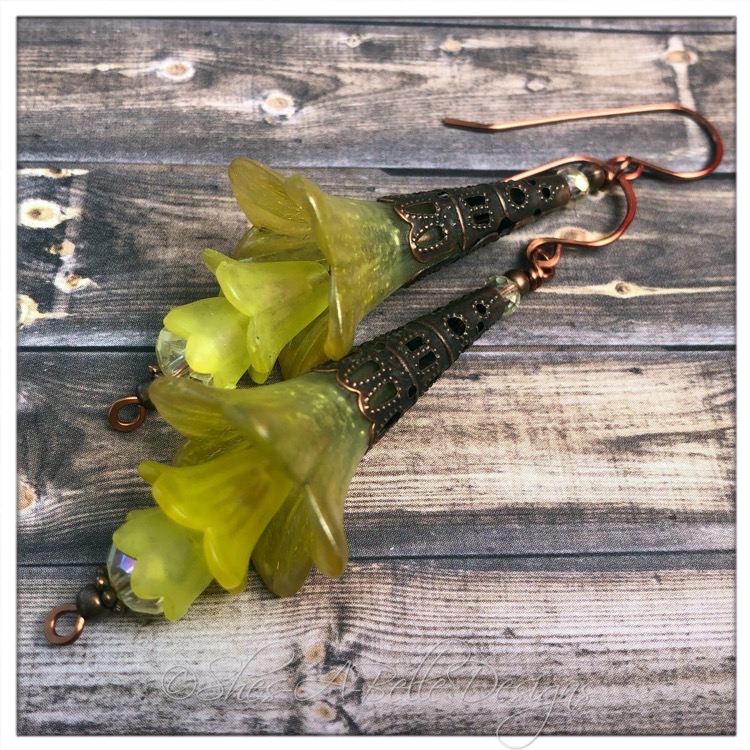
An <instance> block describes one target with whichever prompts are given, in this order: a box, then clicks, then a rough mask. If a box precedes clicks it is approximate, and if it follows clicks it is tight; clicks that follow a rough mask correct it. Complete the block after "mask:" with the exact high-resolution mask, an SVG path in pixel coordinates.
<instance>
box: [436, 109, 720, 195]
mask: <svg viewBox="0 0 750 750" xmlns="http://www.w3.org/2000/svg"><path fill="white" fill-rule="evenodd" d="M655 112H676V113H677V114H680V115H684V116H685V117H688V118H689V119H691V120H693V122H695V123H697V124H698V125H699V126H700V127H701V129H702V130H703V132H704V133H706V134H707V135H708V137H709V138H710V139H711V143H712V145H713V154H712V157H711V160H710V161H709V163H708V164H707V165H706V166H705V167H703V168H702V169H696V170H694V171H687V172H680V171H674V170H671V169H667V168H666V167H662V166H660V165H658V164H654V163H652V162H649V161H646V160H645V159H637V158H635V157H632V156H627V157H625V156H617V157H615V159H613V160H612V161H615V160H621V159H623V160H624V159H627V160H628V162H629V164H632V165H635V171H634V172H631V173H630V175H632V176H629V177H628V178H627V179H630V180H634V179H635V178H636V177H638V176H640V174H641V172H643V170H644V169H645V170H647V171H648V172H650V173H651V174H654V175H656V176H658V177H668V178H671V179H674V180H699V179H700V178H701V177H705V176H706V175H707V174H710V173H711V172H713V171H714V170H715V169H716V167H718V166H719V164H721V160H722V158H723V157H724V143H723V141H722V139H721V136H720V135H719V131H718V130H717V129H716V128H715V127H714V125H713V123H712V122H710V121H709V120H707V119H706V118H705V117H704V116H703V115H702V114H700V113H699V112H696V111H695V110H694V109H690V108H688V107H683V106H682V104H674V103H673V102H663V103H661V104H639V105H635V106H632V107H613V108H610V109H589V110H584V111H582V112H567V113H565V114H560V115H548V116H547V117H536V118H531V119H528V120H515V121H511V122H491V123H483V122H472V121H470V120H460V119H457V118H455V117H446V118H444V119H443V123H444V124H445V125H447V126H449V127H452V128H465V129H467V130H481V131H491V132H500V131H508V130H521V129H522V128H535V127H537V126H539V125H554V124H556V123H560V122H574V121H576V120H593V119H599V118H603V117H624V116H628V115H642V114H650V113H655ZM563 161H565V160H563ZM587 161H588V160H587ZM554 163H555V162H550V164H554ZM546 166H547V167H548V168H549V169H551V168H552V167H551V166H549V165H546ZM522 174H526V173H525V172H524V173H522Z"/></svg>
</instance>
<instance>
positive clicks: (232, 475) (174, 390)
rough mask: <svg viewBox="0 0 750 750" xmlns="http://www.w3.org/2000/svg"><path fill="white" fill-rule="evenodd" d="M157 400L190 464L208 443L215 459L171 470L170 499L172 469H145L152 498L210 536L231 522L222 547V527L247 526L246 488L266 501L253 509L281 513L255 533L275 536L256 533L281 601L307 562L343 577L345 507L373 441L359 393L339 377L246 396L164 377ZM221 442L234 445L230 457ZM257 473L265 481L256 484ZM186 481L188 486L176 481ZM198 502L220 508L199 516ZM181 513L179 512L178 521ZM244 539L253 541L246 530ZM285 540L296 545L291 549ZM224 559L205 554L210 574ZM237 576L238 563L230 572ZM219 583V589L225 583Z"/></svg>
mask: <svg viewBox="0 0 750 750" xmlns="http://www.w3.org/2000/svg"><path fill="white" fill-rule="evenodd" d="M150 397H151V399H152V401H153V402H154V404H155V405H156V407H157V408H158V410H159V412H160V413H161V415H162V416H163V417H164V418H165V419H166V420H167V422H169V423H170V424H171V425H172V426H173V427H175V428H176V429H177V430H179V431H180V432H181V433H182V434H183V435H185V436H186V437H188V438H189V443H188V447H186V449H184V450H186V451H188V455H189V457H190V458H189V460H193V459H195V457H196V456H197V457H200V456H201V450H202V448H201V446H202V445H206V446H208V448H207V449H206V451H207V453H206V455H216V454H217V453H218V457H217V458H214V459H213V460H212V461H209V462H206V463H203V464H196V465H193V466H180V467H173V468H171V470H170V475H171V479H170V483H169V485H168V486H169V491H168V493H166V494H164V493H163V492H162V491H161V490H159V488H158V486H159V481H161V479H162V477H166V476H167V473H166V469H161V468H156V466H158V465H152V464H149V465H148V466H147V467H146V468H145V471H144V472H143V473H144V476H145V478H146V479H147V481H149V482H153V487H154V497H155V499H156V500H157V502H158V503H159V504H160V505H161V506H162V507H164V509H165V511H166V512H168V513H170V515H171V517H173V518H175V520H179V522H180V523H182V524H186V525H189V526H190V527H191V528H198V527H200V528H202V529H203V530H204V532H205V530H206V529H207V528H209V526H210V525H211V524H217V525H221V524H222V523H224V525H225V526H226V527H227V535H228V536H227V537H223V538H222V539H223V541H222V544H221V547H222V548H223V547H226V548H232V547H233V542H232V540H231V539H230V538H229V535H230V534H231V532H230V531H229V524H228V523H226V522H225V519H228V518H229V517H230V516H232V514H233V513H234V514H235V515H234V516H232V517H233V518H235V519H236V518H240V517H242V518H244V516H243V515H242V514H243V513H245V511H240V510H239V508H240V507H241V506H242V505H243V504H245V503H249V504H252V502H253V501H252V500H251V498H250V497H249V495H248V494H247V493H245V491H244V490H243V489H241V488H242V487H245V486H253V487H254V488H255V489H254V493H256V494H254V495H253V497H255V498H258V497H260V495H261V494H262V493H263V492H265V493H266V494H263V497H262V500H256V501H255V502H256V503H263V504H264V507H266V505H267V507H268V508H270V507H271V505H275V508H274V512H273V514H271V515H272V519H267V516H266V515H265V514H261V515H258V516H257V518H258V520H257V521H256V522H255V523H256V526H257V529H258V532H257V533H258V535H261V534H262V533H263V532H264V530H265V529H268V537H264V536H255V532H253V535H254V540H255V539H259V541H258V544H260V546H259V547H258V548H257V550H258V552H257V560H258V564H259V566H260V569H261V574H262V575H263V577H264V580H266V582H267V583H268V584H269V587H270V588H272V590H274V591H278V592H279V593H282V594H283V595H289V594H291V593H294V590H296V589H295V588H294V586H295V585H297V583H298V584H299V585H301V582H302V580H304V575H305V574H306V572H305V571H306V570H307V569H308V567H306V566H308V562H307V561H308V559H309V560H312V561H313V562H314V563H315V565H316V566H317V567H318V569H319V570H320V571H321V572H322V573H323V574H324V575H328V576H331V577H338V576H340V575H341V573H342V572H343V570H344V568H345V567H346V563H347V559H348V547H347V543H346V537H345V534H344V529H343V510H344V500H345V498H346V492H347V489H348V486H349V482H350V481H351V478H352V476H353V475H354V472H355V471H356V469H357V466H358V464H359V461H360V460H361V458H362V456H363V455H364V453H365V451H366V450H367V447H368V441H369V427H370V424H369V422H368V421H367V420H366V419H365V418H364V417H363V416H362V415H361V413H360V412H359V410H358V408H357V404H356V397H355V396H354V394H352V393H349V392H348V391H346V390H345V389H343V388H341V386H340V385H338V383H337V382H336V380H335V378H334V377H333V376H332V375H329V374H324V373H309V374H307V375H304V376H302V377H299V378H295V379H294V380H290V381H285V382H281V383H274V384H273V385H268V386H263V387H261V388H249V389H243V390H239V391H237V390H235V391H228V390H218V389H215V388H211V387H208V386H203V385H200V384H198V383H195V382H191V381H187V380H184V379H178V378H160V379H158V380H156V381H154V383H153V384H152V386H151V390H150ZM222 441H224V445H227V446H229V447H228V448H226V449H225V450H224V452H222V448H221V445H222ZM238 445H239V447H237V446H238ZM250 456H253V458H252V459H251V458H250ZM259 467H260V468H259ZM196 470H197V471H198V472H199V473H197V474H196V473H194V472H195V471H196ZM190 472H193V473H190ZM256 474H261V475H262V479H258V480H255V479H253V476H255V475H256ZM179 476H184V477H186V479H185V480H179V479H177V477H179ZM271 478H273V480H271ZM199 481H200V482H203V483H204V484H203V485H202V489H201V490H200V491H199V492H196V493H195V495H194V494H193V490H192V488H191V485H193V484H196V483H198V482H199ZM271 485H274V486H277V487H283V488H284V489H285V493H284V495H283V496H282V497H279V495H280V494H281V493H280V492H279V493H271V491H270V490H269V489H268V487H270V486H271ZM162 487H167V484H166V483H165V484H163V485H162ZM243 493H244V494H243ZM269 493H270V494H273V498H272V500H271V499H269V497H270V494H269ZM198 495H200V496H201V497H204V498H208V497H209V496H210V497H216V498H218V499H217V502H216V504H215V503H213V501H210V502H209V501H208V500H205V502H206V509H203V510H201V509H199V508H198V500H197V497H198ZM240 495H242V500H241V501H238V498H239V497H240ZM293 498H297V499H296V500H294V499H293ZM178 512H179V513H182V515H181V516H180V517H179V518H178V516H177V513H178ZM264 513H265V511H264ZM279 514H280V515H279ZM248 523H249V522H248ZM238 525H239V524H238ZM261 527H262V528H261ZM254 528H255V527H254ZM242 533H243V534H244V535H247V534H248V531H247V529H245V531H243V532H242ZM279 539H282V540H283V539H286V540H287V541H289V540H292V541H289V543H288V544H287V543H286V542H284V541H279ZM253 545H255V541H253ZM248 546H249V545H244V546H243V547H242V554H243V555H244V554H245V552H246V551H247V554H248V557H249V554H250V552H253V550H252V549H251V550H249V551H248ZM239 547H240V544H239V543H238V544H237V546H236V549H239ZM221 554H222V550H221V549H218V548H217V549H214V550H211V551H209V550H207V560H208V564H209V566H211V565H214V567H212V568H211V570H212V572H215V573H216V572H219V570H218V564H215V562H216V561H214V562H212V560H211V555H218V556H221ZM253 554H255V552H253ZM236 555H239V553H238V552H237V553H236ZM247 562H248V560H247V559H246V560H245V561H244V564H245V567H247ZM238 568H239V564H237V565H234V563H233V567H232V570H233V571H234V572H236V570H237V569H238ZM224 572H226V571H222V575H223V573H224ZM230 578H231V577H229V576H225V577H224V579H223V580H224V583H232V584H234V583H235V578H231V579H230ZM217 580H219V582H220V583H222V579H219V578H218V576H217ZM222 585H224V584H222ZM292 589H293V590H292Z"/></svg>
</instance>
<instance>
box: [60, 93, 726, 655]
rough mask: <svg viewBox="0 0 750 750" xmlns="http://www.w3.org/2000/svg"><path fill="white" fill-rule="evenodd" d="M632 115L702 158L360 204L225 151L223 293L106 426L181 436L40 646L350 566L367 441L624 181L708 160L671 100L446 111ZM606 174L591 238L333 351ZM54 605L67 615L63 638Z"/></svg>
mask: <svg viewBox="0 0 750 750" xmlns="http://www.w3.org/2000/svg"><path fill="white" fill-rule="evenodd" d="M647 112H676V113H679V114H682V115H686V116H688V117H690V118H691V119H693V120H694V121H695V122H697V123H698V124H699V125H700V126H701V127H702V128H703V129H704V130H705V131H706V133H707V134H708V135H709V137H710V139H711V141H712V144H713V155H712V158H711V160H710V162H709V164H708V165H707V166H706V167H704V168H703V169H700V170H697V171H694V172H674V171H671V170H668V169H665V168H663V167H660V166H658V165H655V164H652V163H649V162H646V161H644V160H641V159H636V158H634V157H628V156H617V157H614V158H613V159H611V160H609V161H606V162H605V161H602V160H599V159H595V158H592V157H587V156H582V155H575V156H571V157H567V158H564V159H559V160H557V161H555V162H551V163H548V164H544V165H542V166H540V167H537V168H535V169H532V170H529V171H527V172H524V173H521V174H519V175H515V176H514V177H512V178H509V179H506V180H503V181H501V182H497V183H488V184H481V185H475V186H471V187H466V188H460V189H441V190H434V191H430V192H426V193H417V194H410V195H398V196H389V197H385V198H381V199H380V200H379V201H359V200H351V199H346V198H339V197H335V196H329V195H325V194H324V193H323V192H322V191H321V190H320V189H319V188H318V187H317V186H316V185H314V184H313V183H311V182H309V181H307V180H305V179H304V178H303V177H301V176H295V177H291V178H289V179H285V178H284V177H282V176H281V175H280V174H278V173H277V172H275V171H274V170H272V169H270V168H269V167H266V166H263V165H261V164H259V163H257V162H253V161H250V160H247V159H236V160H235V161H233V162H232V164H231V166H230V169H229V174H230V180H231V182H232V187H233V190H234V192H235V196H236V198H237V200H238V202H239V204H240V206H241V207H242V209H243V211H244V212H245V214H246V215H247V217H248V218H249V219H250V221H251V222H252V225H253V226H252V228H251V229H250V230H249V231H248V232H247V233H246V234H245V236H244V237H243V238H242V239H241V240H240V242H239V244H238V245H237V248H236V250H235V253H234V258H228V257H226V256H224V255H222V254H220V253H218V252H215V251H213V250H206V251H204V255H203V258H204V262H205V263H206V265H207V266H208V268H209V270H211V271H212V272H213V273H214V275H215V276H216V279H217V281H218V283H219V286H220V289H221V294H220V295H219V296H217V297H213V298H209V299H204V300H199V301H197V302H193V303H190V304H188V305H183V306H181V307H177V308H175V309H173V310H171V311H170V312H169V313H168V314H167V316H166V317H165V319H164V329H163V330H162V332H161V334H160V336H159V340H158V343H157V347H156V351H157V359H158V367H152V368H151V378H150V379H149V380H148V381H146V382H145V383H144V384H142V385H141V386H139V388H138V389H137V391H136V393H135V394H134V395H133V396H128V397H125V398H124V399H119V400H118V401H116V402H115V403H114V404H113V405H112V407H111V409H110V415H109V419H110V424H111V425H112V426H113V427H115V428H116V429H119V430H123V431H128V430H130V429H134V428H136V427H138V426H139V425H140V424H141V423H142V422H143V420H144V418H145V415H146V411H147V409H149V408H155V409H157V410H158V411H159V413H160V414H161V415H162V416H163V417H164V419H166V421H167V422H168V423H169V424H171V425H172V426H173V427H174V428H175V429H177V430H178V431H179V432H180V433H181V434H182V435H183V436H184V437H185V438H186V440H185V442H184V443H183V445H182V446H181V447H180V449H179V450H178V452H177V455H176V456H175V458H174V461H173V464H172V465H164V464H159V463H156V462H153V461H146V462H144V463H142V464H141V465H140V466H139V469H138V471H139V473H140V474H141V476H142V477H143V479H144V480H146V482H148V483H149V484H150V485H151V489H152V494H153V497H154V500H155V501H156V505H155V506H154V507H153V508H149V509H145V510H135V511H132V512H131V513H129V514H128V516H127V519H126V521H125V523H124V524H123V525H122V526H120V527H119V528H118V529H117V530H116V531H115V532H114V534H113V546H112V548H111V550H110V554H109V558H108V561H107V565H106V566H101V567H100V568H99V569H98V571H97V576H96V579H95V581H94V583H92V584H89V585H88V586H85V587H84V588H83V589H81V591H80V592H79V593H78V596H77V598H76V602H75V604H64V605H61V606H59V607H56V608H54V609H53V610H52V611H51V612H50V613H49V614H48V616H47V619H46V621H45V634H46V636H47V639H48V640H49V641H50V642H51V643H53V644H58V645H62V644H67V643H72V642H74V641H75V640H76V639H77V638H78V637H79V636H80V634H81V632H82V631H83V628H84V625H85V622H86V621H87V620H88V619H91V618H93V617H96V616H98V615H100V614H103V613H107V612H114V613H122V612H124V611H126V610H127V609H131V610H133V611H136V612H143V613H149V614H158V613H163V614H164V615H165V616H166V617H167V618H168V619H170V620H176V619H179V618H180V617H182V616H183V615H184V614H185V612H186V611H187V609H188V608H189V607H190V605H191V603H192V602H193V601H194V600H195V598H196V597H197V596H199V595H200V593H201V592H202V591H203V590H204V589H205V588H206V587H207V586H208V584H209V583H210V582H211V581H212V580H214V579H215V580H216V581H217V582H218V583H219V584H220V585H221V586H222V587H223V588H225V589H227V590H228V591H230V592H231V593H238V592H240V591H242V590H243V588H244V587H245V583H246V579H247V572H248V568H249V564H250V561H252V563H253V565H254V566H255V568H256V570H257V571H258V573H259V574H260V576H261V577H262V579H263V580H264V582H265V583H266V585H267V586H268V588H269V589H270V590H271V591H272V592H274V593H275V594H277V595H279V596H290V595H292V594H294V593H295V592H296V591H298V590H299V588H300V587H301V586H302V584H303V583H304V581H305V579H306V577H307V575H308V573H309V571H310V569H311V567H312V566H313V565H315V566H316V567H317V568H318V570H320V572H321V573H323V574H324V575H326V576H329V577H332V578H337V577H339V576H340V575H341V574H342V573H343V571H344V569H345V567H346V564H347V560H348V547H347V542H346V536H345V533H344V527H343V511H344V500H345V498H346V493H347V489H348V486H349V483H350V481H351V479H352V477H353V475H354V473H355V471H356V469H357V466H358V464H359V462H360V460H361V459H362V457H363V456H364V454H365V452H366V451H367V450H369V448H370V447H372V445H374V444H375V443H376V442H377V441H378V440H380V438H381V437H383V435H384V434H385V433H386V432H387V431H388V429H389V428H390V427H392V426H393V424H395V423H396V422H397V421H398V420H399V419H400V418H401V416H403V414H404V413H405V412H406V411H407V410H408V409H409V408H411V406H413V405H414V403H416V401H417V399H418V398H419V397H420V396H421V395H422V394H423V393H424V392H425V391H426V390H427V389H428V388H429V387H430V386H431V385H432V383H434V382H435V380H436V379H437V378H438V377H440V375H441V374H442V373H443V372H444V371H445V370H446V369H447V368H448V367H450V366H451V365H452V364H453V362H455V360H456V359H457V357H458V356H459V355H460V354H461V352H463V351H464V350H465V349H466V348H468V347H469V346H471V345H472V344H473V343H474V342H475V341H476V340H477V339H478V338H479V337H480V336H481V335H482V334H483V333H484V332H485V331H486V330H487V329H488V328H489V327H490V326H492V325H493V324H494V323H496V322H497V321H498V320H500V318H502V317H504V316H508V315H510V314H512V313H514V312H515V311H516V310H517V309H518V307H519V305H520V302H521V299H522V298H523V297H524V296H525V295H527V294H529V293H530V292H533V291H534V290H536V289H538V288H539V286H540V285H541V284H543V283H545V282H547V281H549V280H550V279H551V278H552V277H553V276H554V274H555V270H556V267H557V264H558V263H559V261H560V259H561V256H562V253H563V249H564V247H579V248H591V247H602V246H604V245H607V244H609V243H611V242H613V241H614V240H616V239H617V238H619V237H620V236H621V235H622V233H623V232H624V231H625V230H626V229H627V227H628V226H629V224H630V223H631V222H632V220H633V218H634V216H635V212H636V197H635V193H634V192H633V188H632V184H631V183H632V182H633V181H634V180H635V179H637V178H638V177H640V176H641V174H643V173H644V172H649V173H651V174H654V175H656V176H661V177H669V178H673V179H678V180H693V179H698V178H700V177H703V176H705V175H707V174H709V173H710V172H711V171H713V170H714V169H715V168H716V167H717V166H718V164H719V163H720V162H721V158H722V153H723V147H722V142H721V138H720V136H719V134H718V132H717V131H716V129H715V128H714V126H713V125H712V124H711V123H710V122H709V121H708V120H706V119H705V118H704V117H702V116H701V115H700V114H698V113H697V112H694V111H692V110H689V109H687V108H685V107H682V106H680V105H675V104H659V105H646V106H642V107H625V108H618V109H610V110H598V111H591V112H582V113H574V114H568V115H561V116H553V117H548V118H542V119H540V120H530V121H522V122H516V123H503V124H495V125H482V124H479V123H471V122H465V121H461V120H446V124H448V125H451V126H456V127H469V128H474V129H481V130H509V129H512V128H519V127H529V126H535V125H542V124H545V123H551V122H561V121H570V120H577V119H587V118H593V117H613V116H621V115H629V114H642V113H647ZM615 186H616V187H618V188H619V189H620V190H622V192H623V194H624V196H625V199H626V205H627V209H626V213H625V216H624V218H623V220H622V221H621V223H620V225H619V227H618V228H617V229H616V230H615V231H614V232H612V233H611V234H610V235H608V236H607V237H604V238H602V239H600V240H596V241H577V240H575V241H574V240H565V241H563V240H560V239H556V238H549V237H542V238H538V239H535V240H533V241H532V242H531V243H530V244H529V246H528V247H527V250H526V267H525V268H523V269H520V268H516V269H513V270H511V271H508V272H506V273H505V274H503V275H497V276H493V277H491V278H490V279H488V280H487V282H486V283H485V284H484V285H483V286H481V287H480V288H479V289H476V290H475V291H473V292H470V293H469V294H466V295H464V296H463V297H461V298H459V299H457V300H454V301H453V302H451V303H450V304H448V305H446V306H444V307H442V308H440V309H438V310H435V311H434V312H432V313H430V314H428V315H424V316H422V317H420V318H417V319H416V320H414V321H412V322H411V323H409V324H407V325H405V326H403V327H401V328H398V329H396V330H394V331H391V332H390V333H387V334H384V335H382V336H378V337H376V338H375V339H373V340H372V341H369V342H367V343H365V344H363V345H361V346H359V347H357V348H355V349H354V350H353V351H350V350H351V349H352V344H353V341H354V335H355V331H356V328H357V325H358V324H359V322H360V320H361V319H362V318H363V317H364V316H365V315H366V314H367V313H368V312H370V311H371V310H372V309H373V308H374V307H376V306H377V305H378V304H379V303H380V302H381V301H382V300H384V299H385V298H386V297H388V296H389V295H390V294H392V293H393V292H394V291H395V290H396V289H398V288H400V287H401V286H404V285H406V284H410V283H412V282H413V281H415V280H416V279H417V278H418V277H419V276H421V275H422V274H424V273H427V272H432V271H434V270H436V269H437V268H439V267H441V266H443V265H446V264H448V263H450V262H453V261H455V260H457V259H458V258H460V257H461V256H462V255H464V254H466V253H469V252H471V251H473V250H475V249H477V248H478V247H481V246H482V245H484V244H486V243H488V242H491V241H493V240H495V239H497V238H499V237H502V236H504V235H506V234H509V233H510V232H511V231H513V230H514V229H516V228H518V227H521V226H523V225H525V224H527V223H529V222H531V221H534V220H535V219H537V218H539V217H541V216H544V215H546V214H548V213H550V212H552V211H554V210H557V209H560V208H562V207H564V206H566V205H569V204H571V203H573V202H576V201H580V200H583V199H585V198H586V196H587V195H590V194H592V193H596V192H599V191H603V190H609V189H610V188H612V187H615ZM277 361H278V362H279V364H280V367H281V371H282V374H283V376H284V378H285V380H284V381H282V382H278V383H274V384H272V385H266V386H263V387H261V388H247V389H235V388H234V386H235V385H236V383H237V381H238V380H239V379H240V378H241V377H242V376H243V375H244V373H245V372H248V373H249V374H250V377H251V378H252V379H253V380H254V381H255V382H256V383H263V382H264V381H265V380H266V378H267V377H268V375H269V373H270V372H271V369H272V368H273V366H274V365H275V363H276V362H277ZM128 405H133V406H135V407H136V408H137V410H138V414H137V417H136V419H135V420H133V421H127V420H124V419H123V418H122V417H121V411H122V409H123V407H125V406H128ZM64 615H73V616H74V617H75V621H74V624H73V627H72V629H71V630H69V631H68V632H67V633H62V634H61V633H60V632H59V631H58V620H59V619H60V618H61V617H63V616H64Z"/></svg>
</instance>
